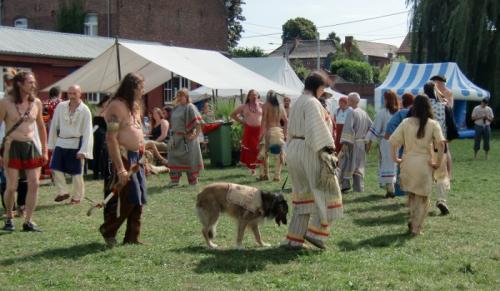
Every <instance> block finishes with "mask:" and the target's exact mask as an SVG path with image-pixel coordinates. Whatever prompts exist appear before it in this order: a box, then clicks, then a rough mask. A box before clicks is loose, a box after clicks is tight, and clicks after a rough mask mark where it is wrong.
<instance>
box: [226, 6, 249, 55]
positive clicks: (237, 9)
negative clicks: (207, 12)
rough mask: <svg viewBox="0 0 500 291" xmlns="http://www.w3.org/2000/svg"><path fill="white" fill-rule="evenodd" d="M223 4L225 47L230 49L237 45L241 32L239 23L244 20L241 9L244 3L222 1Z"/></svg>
mask: <svg viewBox="0 0 500 291" xmlns="http://www.w3.org/2000/svg"><path fill="white" fill-rule="evenodd" d="M224 4H225V7H226V23H227V46H228V47H229V48H230V49H231V48H235V47H236V46H237V45H238V41H239V40H240V38H241V33H242V32H243V26H242V25H241V22H240V21H245V20H246V18H245V16H243V8H242V7H241V6H242V5H243V4H245V2H244V1H241V0H224Z"/></svg>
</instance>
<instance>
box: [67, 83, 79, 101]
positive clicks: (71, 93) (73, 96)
mask: <svg viewBox="0 0 500 291" xmlns="http://www.w3.org/2000/svg"><path fill="white" fill-rule="evenodd" d="M81 97H82V89H81V88H80V86H79V85H76V84H75V85H72V86H70V87H69V88H68V98H69V100H70V101H79V100H80V99H81Z"/></svg>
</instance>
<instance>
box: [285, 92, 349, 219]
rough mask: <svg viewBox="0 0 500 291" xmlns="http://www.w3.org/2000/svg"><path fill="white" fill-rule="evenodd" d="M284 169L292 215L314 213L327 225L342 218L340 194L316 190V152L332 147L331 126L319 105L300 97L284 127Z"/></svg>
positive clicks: (315, 100)
mask: <svg viewBox="0 0 500 291" xmlns="http://www.w3.org/2000/svg"><path fill="white" fill-rule="evenodd" d="M287 140H288V144H287V152H286V155H287V166H288V173H289V175H290V178H291V180H292V184H293V201H292V203H293V205H294V211H295V212H297V213H299V214H310V213H314V212H315V213H317V214H318V215H319V217H320V221H321V223H322V224H324V225H328V224H329V222H330V221H332V220H333V219H335V218H339V217H341V216H342V197H341V195H340V193H326V192H323V191H321V190H319V189H318V188H317V185H318V180H319V177H320V169H321V161H320V158H319V152H320V151H321V150H322V149H323V148H324V147H334V141H333V136H332V123H331V119H330V117H329V115H328V112H327V111H326V110H325V109H324V108H323V107H322V106H321V103H319V101H318V100H317V99H316V98H314V97H313V96H310V95H302V96H300V97H299V99H297V101H296V102H295V104H294V106H292V108H291V112H290V118H289V123H288V139H287Z"/></svg>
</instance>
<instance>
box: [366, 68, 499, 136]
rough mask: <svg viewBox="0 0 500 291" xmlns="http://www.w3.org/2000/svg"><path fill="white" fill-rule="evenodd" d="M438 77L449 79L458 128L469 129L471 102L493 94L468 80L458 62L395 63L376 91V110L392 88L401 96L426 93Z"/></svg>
mask: <svg viewBox="0 0 500 291" xmlns="http://www.w3.org/2000/svg"><path fill="white" fill-rule="evenodd" d="M434 75H442V76H444V77H445V78H446V80H447V82H446V87H448V89H450V91H451V92H452V93H453V97H454V100H455V102H454V105H453V111H454V115H455V121H456V123H457V127H458V128H459V129H461V130H463V129H465V123H466V118H467V116H466V113H467V101H481V100H482V99H483V98H484V97H489V96H490V92H488V91H486V90H484V89H481V88H479V87H478V86H477V85H475V84H474V83H472V82H471V81H470V80H469V79H467V77H466V76H465V75H464V74H463V73H462V72H461V71H460V68H459V67H458V65H457V64H456V63H432V64H407V63H392V65H391V69H390V70H389V74H388V75H387V78H386V79H385V81H384V82H383V83H382V84H381V85H380V86H378V87H377V88H375V110H377V111H378V110H379V109H380V108H381V107H382V106H383V105H384V98H383V95H384V92H385V91H387V90H390V89H392V90H394V91H396V93H397V94H398V96H401V95H403V94H404V93H407V92H408V93H411V94H413V95H417V94H422V93H423V92H424V85H425V83H426V82H428V81H429V80H430V78H431V77H432V76H434ZM462 133H464V132H462ZM461 135H462V134H461Z"/></svg>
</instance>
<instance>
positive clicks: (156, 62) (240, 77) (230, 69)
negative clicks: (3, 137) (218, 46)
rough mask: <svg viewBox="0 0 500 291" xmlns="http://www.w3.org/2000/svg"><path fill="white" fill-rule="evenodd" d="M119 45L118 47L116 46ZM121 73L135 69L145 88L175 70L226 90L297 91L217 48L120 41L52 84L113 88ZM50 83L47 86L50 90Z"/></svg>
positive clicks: (88, 89)
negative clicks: (238, 62)
mask: <svg viewBox="0 0 500 291" xmlns="http://www.w3.org/2000/svg"><path fill="white" fill-rule="evenodd" d="M117 47H118V49H117ZM118 51H119V56H120V57H119V59H120V62H119V64H120V71H121V76H122V77H123V76H125V75H126V74H127V73H130V72H136V73H139V74H141V75H143V76H144V78H145V84H144V87H145V88H144V89H145V91H146V92H149V91H151V90H152V89H154V88H156V87H158V86H160V85H161V84H163V83H165V82H167V81H168V80H170V78H171V77H172V74H177V75H180V76H183V77H185V78H187V79H190V80H192V81H195V82H197V83H199V84H202V85H204V86H206V87H209V88H213V89H218V90H223V89H238V90H250V89H256V90H258V91H268V90H270V89H273V90H275V91H277V92H279V93H282V94H294V93H295V91H293V90H290V89H288V88H285V87H283V86H281V85H280V84H278V83H276V82H273V81H271V80H269V79H267V78H265V77H263V76H261V75H259V74H257V73H255V72H252V71H251V70H249V69H246V68H245V67H243V66H241V65H239V64H237V63H235V62H233V61H232V60H231V59H229V58H227V57H225V56H224V55H222V54H220V53H219V52H216V51H209V50H200V49H190V48H181V47H174V46H165V45H160V44H145V43H134V42H128V41H120V42H119V43H118V44H115V45H113V46H111V47H110V48H108V49H107V50H106V51H105V52H103V53H102V54H101V55H99V56H98V57H96V58H95V59H93V60H92V61H90V62H89V63H87V64H86V65H84V66H83V67H81V68H80V69H78V70H77V71H75V72H73V73H72V74H71V75H69V76H67V77H66V78H64V79H62V80H60V81H58V82H57V83H55V84H52V85H51V86H50V87H52V86H59V87H61V88H63V89H66V88H68V87H69V86H71V85H72V84H79V85H80V86H81V88H82V90H83V91H85V92H108V93H112V92H114V91H115V90H116V89H117V87H118V85H119V77H118V58H117V53H118ZM50 87H47V88H45V89H44V91H47V90H49V88H50Z"/></svg>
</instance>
